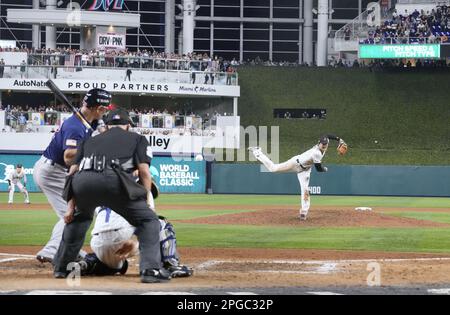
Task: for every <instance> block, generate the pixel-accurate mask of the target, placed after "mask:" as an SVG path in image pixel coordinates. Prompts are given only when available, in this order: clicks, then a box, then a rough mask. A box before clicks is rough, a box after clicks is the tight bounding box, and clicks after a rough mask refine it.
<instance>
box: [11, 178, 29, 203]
mask: <svg viewBox="0 0 450 315" xmlns="http://www.w3.org/2000/svg"><path fill="white" fill-rule="evenodd" d="M16 186H17V188H18V189H19V191H20V192H21V193H23V195H24V197H25V202H26V203H29V202H30V197H29V195H28V191H27V189H26V188H25V186H23V185H22V183H21V182H17V183H14V182H11V189H10V190H9V199H8V203H13V202H14V192H15V190H16Z"/></svg>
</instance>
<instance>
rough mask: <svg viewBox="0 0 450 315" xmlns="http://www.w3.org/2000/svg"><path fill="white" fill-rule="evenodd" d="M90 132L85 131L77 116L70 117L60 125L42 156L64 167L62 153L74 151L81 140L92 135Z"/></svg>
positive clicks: (88, 130)
mask: <svg viewBox="0 0 450 315" xmlns="http://www.w3.org/2000/svg"><path fill="white" fill-rule="evenodd" d="M93 128H94V126H93ZM92 132H93V131H92V130H90V129H87V128H86V127H85V126H84V125H83V123H82V122H81V120H80V119H78V117H77V116H75V115H72V116H71V117H70V118H69V119H67V120H66V121H65V122H64V123H63V124H62V126H61V128H60V129H59V131H58V132H57V133H56V134H55V136H54V137H53V139H52V141H51V142H50V144H49V145H48V147H47V149H46V150H45V152H44V154H43V155H44V157H46V158H47V159H50V160H52V161H53V162H55V163H57V164H59V165H61V166H64V167H65V165H66V163H65V162H64V151H66V150H67V149H76V148H77V146H78V145H79V144H80V142H81V141H82V140H84V139H86V138H89V137H90V136H91V135H92Z"/></svg>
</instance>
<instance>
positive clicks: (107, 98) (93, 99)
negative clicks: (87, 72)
mask: <svg viewBox="0 0 450 315" xmlns="http://www.w3.org/2000/svg"><path fill="white" fill-rule="evenodd" d="M111 99H112V96H111V93H109V92H108V91H105V90H103V89H92V90H89V92H87V93H86V96H85V97H84V99H83V102H85V103H86V104H87V107H96V106H105V107H106V106H109V105H110V104H111Z"/></svg>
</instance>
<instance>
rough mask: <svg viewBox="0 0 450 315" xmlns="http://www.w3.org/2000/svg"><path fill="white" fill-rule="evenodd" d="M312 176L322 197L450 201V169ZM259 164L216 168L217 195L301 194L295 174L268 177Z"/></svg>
mask: <svg viewBox="0 0 450 315" xmlns="http://www.w3.org/2000/svg"><path fill="white" fill-rule="evenodd" d="M328 169H329V171H328V172H327V173H317V172H316V171H315V170H313V171H312V172H311V180H310V190H311V192H312V194H321V195H367V196H429V197H450V166H449V167H441V166H422V167H421V166H362V165H359V166H341V165H328ZM262 170H263V169H261V167H260V166H259V165H258V164H214V165H213V166H212V191H213V193H215V194H299V192H300V185H299V183H298V180H297V174H296V173H284V174H280V173H268V172H264V171H262Z"/></svg>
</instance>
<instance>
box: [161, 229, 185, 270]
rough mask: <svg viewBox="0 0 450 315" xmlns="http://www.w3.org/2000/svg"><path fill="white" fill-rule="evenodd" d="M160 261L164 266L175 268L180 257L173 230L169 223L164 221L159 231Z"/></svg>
mask: <svg viewBox="0 0 450 315" xmlns="http://www.w3.org/2000/svg"><path fill="white" fill-rule="evenodd" d="M159 239H160V246H161V259H162V261H163V263H164V264H166V263H167V264H169V265H172V266H177V265H178V263H179V260H180V257H179V256H178V253H177V240H176V235H175V230H174V229H173V225H172V224H171V223H170V222H167V221H166V224H165V226H164V227H163V228H162V229H161V231H160V237H159Z"/></svg>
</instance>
